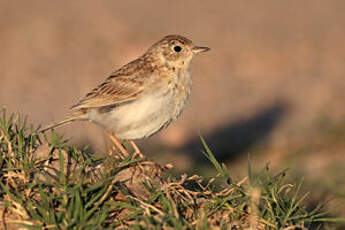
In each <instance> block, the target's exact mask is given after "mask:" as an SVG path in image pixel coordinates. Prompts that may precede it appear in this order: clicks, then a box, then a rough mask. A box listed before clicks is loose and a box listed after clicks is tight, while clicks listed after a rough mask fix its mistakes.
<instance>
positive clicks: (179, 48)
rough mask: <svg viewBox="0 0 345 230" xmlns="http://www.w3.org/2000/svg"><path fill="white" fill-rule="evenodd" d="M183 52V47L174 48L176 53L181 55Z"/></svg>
mask: <svg viewBox="0 0 345 230" xmlns="http://www.w3.org/2000/svg"><path fill="white" fill-rule="evenodd" d="M181 50H182V47H181V46H174V51H175V52H176V53H179V52H180V51H181Z"/></svg>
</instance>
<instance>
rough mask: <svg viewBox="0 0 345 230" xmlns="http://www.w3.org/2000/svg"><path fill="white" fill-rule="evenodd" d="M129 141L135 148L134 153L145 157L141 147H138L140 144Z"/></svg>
mask: <svg viewBox="0 0 345 230" xmlns="http://www.w3.org/2000/svg"><path fill="white" fill-rule="evenodd" d="M129 143H130V144H131V145H132V147H133V149H134V153H135V154H138V155H139V156H140V157H141V158H144V155H143V154H142V153H141V151H140V149H139V148H138V146H137V145H136V144H135V142H134V141H129Z"/></svg>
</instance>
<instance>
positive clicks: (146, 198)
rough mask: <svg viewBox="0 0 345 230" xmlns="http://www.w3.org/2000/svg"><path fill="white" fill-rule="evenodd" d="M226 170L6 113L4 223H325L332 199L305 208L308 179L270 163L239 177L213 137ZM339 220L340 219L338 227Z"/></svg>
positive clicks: (1, 180)
mask: <svg viewBox="0 0 345 230" xmlns="http://www.w3.org/2000/svg"><path fill="white" fill-rule="evenodd" d="M201 141H202V143H203V145H204V147H205V151H204V155H205V156H206V157H207V158H208V159H209V160H210V162H211V163H210V167H212V165H213V166H214V167H215V168H216V170H217V172H218V174H217V175H215V176H214V177H211V178H202V177H200V176H198V175H191V176H189V175H182V176H181V177H180V178H174V177H173V176H172V175H171V174H170V173H169V167H168V166H167V167H162V166H159V165H157V164H155V163H154V162H152V161H149V160H147V159H142V158H140V157H139V156H135V155H132V156H130V157H127V158H125V157H123V156H122V155H121V154H117V153H116V151H115V150H111V151H110V152H109V154H100V153H97V154H90V153H89V152H88V150H87V149H86V148H85V149H78V148H76V147H74V146H70V145H69V144H68V141H67V140H65V139H64V138H63V137H61V136H59V135H58V134H56V133H55V132H52V133H51V135H49V136H46V135H42V134H39V133H38V132H37V130H36V129H35V128H34V127H33V126H32V125H29V124H27V119H26V118H23V117H22V116H19V115H13V114H12V115H10V116H8V115H7V113H6V111H5V110H3V111H2V114H1V118H0V229H17V228H18V227H26V228H27V229H126V228H132V229H162V228H163V229H210V228H211V229H212V228H216V229H309V228H314V229H325V228H331V227H332V226H335V225H334V223H341V222H344V219H341V218H331V217H329V215H328V212H327V211H325V210H324V205H325V204H326V202H323V203H320V204H319V205H317V206H316V207H315V208H314V209H312V210H308V209H306V208H305V207H304V204H303V202H304V200H305V199H306V198H307V196H308V193H307V194H301V193H300V189H301V186H303V185H302V183H301V182H297V183H296V184H288V183H287V182H286V172H287V171H286V170H283V171H281V172H280V173H277V174H275V175H272V173H271V172H270V170H269V167H268V166H266V167H265V168H263V169H262V170H261V171H260V172H252V170H251V163H250V159H248V177H246V178H244V179H242V180H241V181H237V182H236V181H234V180H233V179H232V178H231V173H230V172H229V170H228V169H227V168H226V166H225V164H221V163H219V162H218V161H217V160H216V158H215V157H214V155H213V154H212V152H211V150H210V149H209V148H208V146H207V144H206V141H205V140H204V139H203V138H201ZM332 224H333V225H332Z"/></svg>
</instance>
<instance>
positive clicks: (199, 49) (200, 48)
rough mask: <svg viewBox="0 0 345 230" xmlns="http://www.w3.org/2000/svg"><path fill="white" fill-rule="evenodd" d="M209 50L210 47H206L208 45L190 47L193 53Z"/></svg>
mask: <svg viewBox="0 0 345 230" xmlns="http://www.w3.org/2000/svg"><path fill="white" fill-rule="evenodd" d="M209 50H210V48H208V47H200V46H194V47H193V48H192V51H193V53H195V54H198V53H204V52H207V51H209Z"/></svg>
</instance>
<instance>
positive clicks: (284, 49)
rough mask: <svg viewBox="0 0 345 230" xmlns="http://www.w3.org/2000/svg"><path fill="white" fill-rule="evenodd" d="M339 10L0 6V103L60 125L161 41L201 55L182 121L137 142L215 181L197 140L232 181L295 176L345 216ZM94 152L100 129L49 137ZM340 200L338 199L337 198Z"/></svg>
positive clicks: (261, 5) (311, 6)
mask: <svg viewBox="0 0 345 230" xmlns="http://www.w3.org/2000/svg"><path fill="white" fill-rule="evenodd" d="M344 11H345V2H344V1H341V0H339V1H321V0H307V1H299V0H290V1H275V0H267V1H264V2H263V1H229V0H219V1H196V0H191V1H183V2H182V1H152V0H146V1H139V0H138V1H91V0H89V1H85V0H83V1H81V0H80V1H67V0H61V1H44V0H36V1H10V0H1V1H0V104H1V106H6V108H7V109H8V111H10V112H20V113H23V114H26V115H28V116H29V120H30V121H31V122H32V123H34V124H35V125H39V124H42V125H45V124H47V123H50V122H52V121H56V120H60V119H62V118H63V117H64V115H65V114H66V113H67V112H68V108H69V107H70V106H71V105H73V104H75V103H76V102H77V101H78V100H79V99H80V98H81V97H83V96H84V95H85V94H86V93H87V92H88V91H89V90H91V89H92V88H94V87H95V86H97V85H98V84H100V83H102V81H103V80H104V79H105V78H106V77H107V76H109V75H110V74H111V72H113V71H114V70H116V69H118V68H119V67H121V66H122V65H123V64H126V63H127V62H129V61H131V60H133V59H134V58H137V57H138V56H140V55H141V54H143V53H144V52H145V51H146V49H147V48H148V47H150V46H151V45H152V44H153V43H154V42H155V41H157V40H159V39H161V38H162V37H163V36H165V35H167V34H181V35H184V36H186V37H188V38H190V39H191V40H193V41H194V42H195V43H196V44H198V45H201V46H208V47H210V48H211V49H212V51H211V52H208V53H206V54H203V55H200V56H198V57H197V58H195V59H194V60H193V63H192V66H191V71H192V74H193V90H192V95H191V98H190V101H189V104H188V106H187V108H186V110H185V111H184V113H183V114H182V116H181V117H180V119H179V120H178V121H177V122H175V123H174V124H173V125H171V126H170V127H169V128H168V129H166V130H164V131H162V132H161V133H159V134H158V135H156V136H155V137H152V138H150V139H147V140H141V141H139V142H138V143H139V146H140V147H141V149H142V151H143V152H144V153H145V155H147V156H149V157H150V158H151V159H154V160H155V161H157V162H159V163H162V164H165V163H172V164H174V165H175V170H176V172H177V173H181V172H188V173H189V174H192V173H201V174H202V175H205V176H207V175H210V174H211V173H212V174H213V173H214V171H213V167H212V166H211V164H210V163H209V162H208V161H207V160H206V159H205V157H204V156H203V155H202V153H201V149H202V146H201V143H200V139H199V134H200V133H201V134H202V135H203V136H204V137H205V139H206V141H207V143H208V144H209V147H210V148H211V149H212V150H213V152H214V154H215V155H216V157H217V158H218V159H219V160H220V161H222V162H226V163H227V164H228V166H229V170H230V174H231V175H232V176H233V177H234V178H235V179H236V178H237V179H240V178H242V177H243V176H245V175H246V173H247V157H248V153H250V154H251V162H252V165H253V168H254V170H259V169H261V168H262V167H263V166H264V165H265V164H267V163H269V164H270V167H271V168H272V170H273V171H277V170H282V169H284V168H287V167H288V168H290V173H289V175H290V178H291V181H292V182H294V183H295V182H296V179H298V180H300V179H301V178H304V184H305V186H304V188H305V189H306V190H308V191H311V195H310V196H309V200H308V202H309V203H308V204H309V205H311V206H312V205H313V203H316V202H317V201H318V200H320V199H325V198H329V197H337V198H339V199H340V204H341V205H340V207H339V208H338V209H336V210H335V213H342V215H344V214H345V207H344V203H345V202H344V198H345V80H344V79H345V30H344V28H345V14H344ZM57 131H58V132H59V133H64V135H65V137H66V138H70V139H71V143H75V144H78V145H89V146H90V149H91V150H92V151H93V152H95V153H101V152H104V151H105V150H106V149H107V148H108V147H109V143H108V141H107V138H106V137H105V135H104V132H103V130H102V129H101V128H99V127H97V126H96V125H93V124H89V123H86V122H84V123H82V122H79V123H74V124H70V125H67V126H64V127H62V128H61V129H58V130H57ZM338 203H339V200H338Z"/></svg>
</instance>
